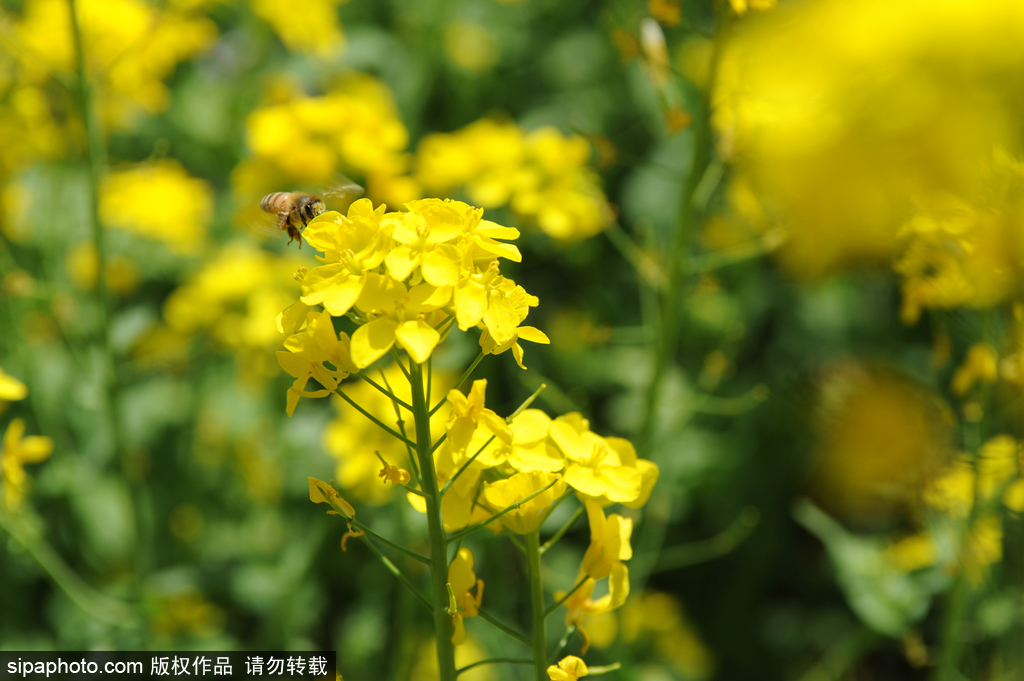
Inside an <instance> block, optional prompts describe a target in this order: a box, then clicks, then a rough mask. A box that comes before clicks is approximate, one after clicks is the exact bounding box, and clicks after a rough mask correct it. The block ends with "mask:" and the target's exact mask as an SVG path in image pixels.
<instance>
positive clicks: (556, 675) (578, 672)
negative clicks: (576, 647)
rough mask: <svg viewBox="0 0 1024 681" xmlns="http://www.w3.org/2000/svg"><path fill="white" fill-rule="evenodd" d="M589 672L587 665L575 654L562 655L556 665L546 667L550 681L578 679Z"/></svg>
mask: <svg viewBox="0 0 1024 681" xmlns="http://www.w3.org/2000/svg"><path fill="white" fill-rule="evenodd" d="M588 674H590V670H589V669H587V665H586V663H585V662H583V660H581V659H580V658H578V657H576V656H575V655H568V656H566V657H563V658H562V659H561V660H560V661H559V662H558V666H555V665H551V666H550V667H548V678H549V679H550V680H551V681H578V679H579V678H580V677H583V676H587V675H588Z"/></svg>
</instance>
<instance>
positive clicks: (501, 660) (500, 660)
mask: <svg viewBox="0 0 1024 681" xmlns="http://www.w3.org/2000/svg"><path fill="white" fill-rule="evenodd" d="M485 664H533V660H519V659H516V658H514V657H491V658H488V659H486V660H480V661H479V662H474V663H473V664H467V665H466V666H465V667H462V668H461V669H459V670H458V671H457V672H456V674H461V673H462V672H468V671H469V670H470V669H472V668H473V667H482V666H483V665H485Z"/></svg>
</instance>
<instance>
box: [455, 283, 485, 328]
mask: <svg viewBox="0 0 1024 681" xmlns="http://www.w3.org/2000/svg"><path fill="white" fill-rule="evenodd" d="M486 311H487V289H486V288H485V287H484V286H482V285H481V284H478V283H477V282H475V281H472V280H471V279H464V280H463V281H460V282H459V285H458V286H456V287H455V318H456V319H457V320H458V322H459V329H461V330H462V331H466V330H468V329H469V328H470V327H473V326H476V325H477V324H479V323H480V320H481V319H483V318H484V313H485V312H486Z"/></svg>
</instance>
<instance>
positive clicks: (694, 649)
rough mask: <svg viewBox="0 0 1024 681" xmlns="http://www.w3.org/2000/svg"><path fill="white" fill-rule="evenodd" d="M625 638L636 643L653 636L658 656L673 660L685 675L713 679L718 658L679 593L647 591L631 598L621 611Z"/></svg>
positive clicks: (691, 677) (696, 679)
mask: <svg viewBox="0 0 1024 681" xmlns="http://www.w3.org/2000/svg"><path fill="white" fill-rule="evenodd" d="M620 619H621V622H622V624H621V631H622V639H623V640H624V641H625V642H626V643H636V642H637V641H639V640H641V639H644V638H646V637H651V638H652V639H653V643H654V650H655V652H656V653H657V655H658V657H660V658H661V659H663V660H666V661H667V662H669V663H671V664H672V666H673V667H675V669H676V670H677V671H678V672H679V673H681V674H682V675H683V676H684V677H685V678H688V679H694V680H695V681H701V680H703V679H709V678H711V676H712V674H713V673H714V671H715V658H714V655H713V654H712V653H711V651H710V650H708V649H707V647H706V646H705V645H704V643H703V642H702V641H701V639H700V636H699V634H698V633H697V631H696V630H695V629H694V627H693V625H692V624H691V623H690V621H689V620H688V619H687V618H686V616H685V614H684V612H683V606H682V604H681V603H680V602H679V601H678V600H677V599H676V597H675V596H673V595H672V594H669V593H665V592H661V591H645V592H643V593H642V594H640V596H639V597H638V598H633V599H631V600H629V601H628V602H627V603H626V605H625V606H624V607H623V608H622V610H621V611H620Z"/></svg>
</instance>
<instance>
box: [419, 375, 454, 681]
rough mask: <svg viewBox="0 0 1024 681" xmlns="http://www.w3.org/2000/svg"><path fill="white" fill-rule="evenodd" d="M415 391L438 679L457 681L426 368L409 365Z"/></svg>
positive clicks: (446, 561)
mask: <svg viewBox="0 0 1024 681" xmlns="http://www.w3.org/2000/svg"><path fill="white" fill-rule="evenodd" d="M409 385H410V387H411V388H412V412H413V418H414V420H415V422H416V458H417V459H418V461H419V468H420V471H421V473H422V483H423V494H424V498H425V500H426V506H427V533H428V535H429V538H430V581H431V585H432V587H433V590H434V602H433V614H434V635H435V638H436V639H437V666H438V674H439V676H438V678H439V679H441V681H455V677H456V676H457V673H456V670H455V646H454V645H453V644H452V634H453V627H452V618H451V616H450V615H449V614H448V559H447V551H446V549H447V541H446V539H445V532H444V524H443V523H442V521H441V493H440V490H438V488H437V473H436V472H435V470H434V457H433V455H432V453H431V452H432V450H433V446H432V443H431V441H430V415H429V413H428V410H427V395H426V392H425V391H424V387H425V386H424V384H423V367H422V365H420V364H417V363H416V362H413V361H411V360H410V362H409Z"/></svg>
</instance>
